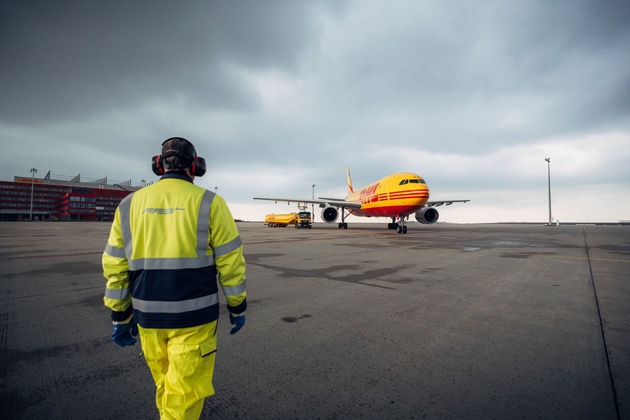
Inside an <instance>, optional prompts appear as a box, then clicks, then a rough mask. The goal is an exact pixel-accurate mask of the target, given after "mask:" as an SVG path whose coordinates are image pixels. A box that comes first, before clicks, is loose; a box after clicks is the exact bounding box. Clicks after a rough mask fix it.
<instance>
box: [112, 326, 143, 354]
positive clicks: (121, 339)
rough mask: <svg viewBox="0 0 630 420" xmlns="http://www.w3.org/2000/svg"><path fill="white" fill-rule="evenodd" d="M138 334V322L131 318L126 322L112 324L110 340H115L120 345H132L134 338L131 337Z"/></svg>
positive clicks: (134, 341) (134, 342)
mask: <svg viewBox="0 0 630 420" xmlns="http://www.w3.org/2000/svg"><path fill="white" fill-rule="evenodd" d="M137 335H138V324H136V321H135V320H134V319H132V320H131V321H129V322H128V323H127V324H116V325H114V333H113V334H112V340H114V342H116V344H118V345H119V346H120V347H125V346H133V345H134V344H136V341H138V340H136V339H135V338H133V337H136V336H137Z"/></svg>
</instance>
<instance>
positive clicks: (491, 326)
mask: <svg viewBox="0 0 630 420" xmlns="http://www.w3.org/2000/svg"><path fill="white" fill-rule="evenodd" d="M354 220H356V219H353V218H350V219H349V220H348V221H349V225H350V227H349V229H347V230H339V229H337V228H336V226H334V225H324V224H321V223H316V224H315V225H314V227H313V229H310V230H309V229H294V228H267V227H265V226H264V225H263V224H262V223H239V225H238V226H239V230H240V232H241V236H242V238H243V242H244V250H245V256H246V259H247V262H248V302H249V308H248V312H247V323H246V325H245V327H244V328H243V330H241V331H240V332H239V333H238V334H236V335H234V336H230V335H229V329H230V326H229V323H228V322H227V310H226V309H225V305H224V304H223V306H222V318H221V320H220V325H219V351H218V354H217V362H216V369H215V379H214V385H215V389H216V391H217V394H216V395H215V396H214V397H211V398H208V399H207V400H206V404H205V407H204V411H203V415H202V418H208V419H209V418H221V419H228V418H230V419H232V418H247V419H388V418H391V419H414V418H424V417H426V418H453V419H459V418H483V419H487V418H497V419H508V418H525V419H529V418H554V419H578V418H580V419H581V418H588V419H616V418H622V419H624V418H625V419H630V317H629V316H628V315H629V314H630V311H629V309H630V275H629V274H630V227H628V226H590V225H586V226H564V225H563V226H555V227H549V226H542V225H507V224H506V225H491V224H488V225H474V224H473V225H453V224H435V225H428V226H427V225H419V224H410V225H409V233H407V234H406V235H400V234H397V233H395V231H391V230H387V229H386V227H385V225H384V224H361V223H354ZM108 231H109V223H45V222H40V223H26V222H23V223H17V222H16V223H0V339H1V340H2V346H1V357H0V417H2V418H3V419H62V418H63V419H112V418H129V419H155V418H157V410H156V409H155V405H154V384H153V381H152V379H151V375H150V373H149V370H148V368H147V367H146V365H145V362H144V359H143V357H142V356H141V355H140V348H139V346H138V345H136V346H134V347H125V348H120V347H118V346H117V345H116V344H114V343H113V342H112V341H111V339H110V335H111V329H112V328H111V323H110V320H109V311H108V310H107V309H106V308H105V307H104V306H103V303H102V296H103V292H104V287H105V280H104V278H103V277H102V274H101V253H102V251H103V249H104V246H105V241H106V238H107V235H108ZM222 302H224V299H222Z"/></svg>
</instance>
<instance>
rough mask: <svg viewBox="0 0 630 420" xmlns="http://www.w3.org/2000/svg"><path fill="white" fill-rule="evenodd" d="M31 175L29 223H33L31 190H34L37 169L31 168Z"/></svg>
mask: <svg viewBox="0 0 630 420" xmlns="http://www.w3.org/2000/svg"><path fill="white" fill-rule="evenodd" d="M31 173H32V174H33V176H32V178H31V218H30V221H31V222H32V221H33V190H35V174H36V173H37V169H35V168H31Z"/></svg>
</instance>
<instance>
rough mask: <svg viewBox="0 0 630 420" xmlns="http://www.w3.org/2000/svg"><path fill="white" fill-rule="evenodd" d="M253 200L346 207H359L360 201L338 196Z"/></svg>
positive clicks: (258, 198)
mask: <svg viewBox="0 0 630 420" xmlns="http://www.w3.org/2000/svg"><path fill="white" fill-rule="evenodd" d="M254 200H266V201H275V202H276V203H277V202H283V201H286V203H287V204H289V203H297V204H298V205H299V204H300V203H304V204H317V205H318V206H320V207H326V206H333V207H345V208H347V209H360V208H361V203H360V202H359V201H345V200H343V199H339V198H320V199H318V200H301V199H296V198H273V197H254Z"/></svg>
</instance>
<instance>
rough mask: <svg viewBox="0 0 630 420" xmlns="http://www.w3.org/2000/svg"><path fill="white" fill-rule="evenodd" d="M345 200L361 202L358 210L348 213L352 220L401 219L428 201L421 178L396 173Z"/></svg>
mask: <svg viewBox="0 0 630 420" xmlns="http://www.w3.org/2000/svg"><path fill="white" fill-rule="evenodd" d="M345 200H346V201H353V202H356V201H359V202H361V209H360V210H356V209H352V210H350V209H349V210H348V211H349V212H350V213H351V214H353V215H355V216H366V217H401V216H407V215H410V214H412V213H415V212H417V211H418V210H420V208H422V207H423V206H424V205H425V203H426V202H427V201H428V200H429V187H428V186H427V184H426V182H425V181H424V179H422V177H421V176H418V175H416V174H412V173H409V172H406V173H398V174H394V175H388V176H386V177H385V178H382V179H379V180H378V181H376V182H374V183H372V184H370V185H368V186H367V187H365V188H362V189H360V190H359V191H354V192H351V193H350V194H348V196H347V197H346V198H345Z"/></svg>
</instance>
